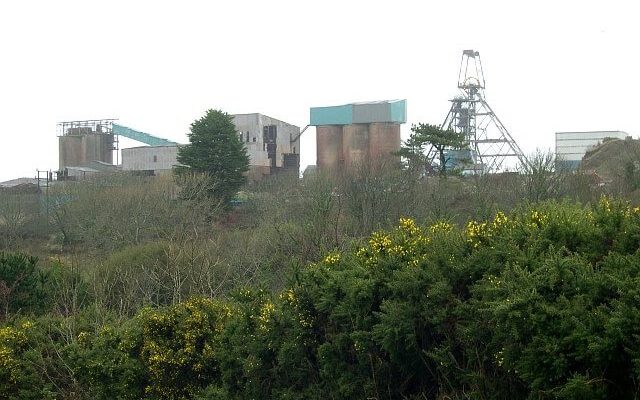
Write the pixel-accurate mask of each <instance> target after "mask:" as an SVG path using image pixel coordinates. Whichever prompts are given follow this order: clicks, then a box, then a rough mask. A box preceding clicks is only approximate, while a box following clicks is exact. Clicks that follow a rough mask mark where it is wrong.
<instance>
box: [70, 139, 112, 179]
mask: <svg viewBox="0 0 640 400" xmlns="http://www.w3.org/2000/svg"><path fill="white" fill-rule="evenodd" d="M58 146H59V147H58V156H59V163H58V166H59V170H61V171H62V170H64V169H65V168H66V167H78V166H82V165H86V164H87V163H89V162H91V161H102V162H105V163H109V164H113V136H112V135H108V134H97V133H94V134H83V135H64V136H60V137H59V138H58Z"/></svg>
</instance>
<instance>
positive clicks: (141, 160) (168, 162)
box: [122, 113, 300, 180]
mask: <svg viewBox="0 0 640 400" xmlns="http://www.w3.org/2000/svg"><path fill="white" fill-rule="evenodd" d="M233 121H234V124H235V127H236V130H237V131H238V135H239V137H240V140H241V141H242V142H243V143H244V144H245V146H246V148H247V153H248V155H249V178H250V179H252V180H258V179H261V178H263V177H264V176H267V175H271V174H275V173H279V172H290V173H292V174H295V176H298V174H299V169H300V152H299V151H300V144H299V143H300V128H299V127H297V126H295V125H291V124H288V123H286V122H283V121H280V120H277V119H275V118H271V117H268V116H266V115H263V114H258V113H254V114H236V115H233ZM178 147H179V145H176V144H170V145H154V146H140V147H133V148H128V149H122V169H123V170H124V171H139V172H144V173H148V174H152V175H159V174H163V173H168V172H171V169H172V168H173V167H174V166H176V165H178V161H177V157H178Z"/></svg>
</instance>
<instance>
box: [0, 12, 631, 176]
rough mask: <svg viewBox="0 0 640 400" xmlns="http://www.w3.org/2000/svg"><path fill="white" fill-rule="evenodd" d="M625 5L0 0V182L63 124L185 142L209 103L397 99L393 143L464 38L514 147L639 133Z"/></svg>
mask: <svg viewBox="0 0 640 400" xmlns="http://www.w3.org/2000/svg"><path fill="white" fill-rule="evenodd" d="M636 3H637V1H631V0H629V1H614V0H608V1H585V0H582V1H561V0H555V1H543V0H538V1H533V2H526V3H525V2H522V1H491V0H484V1H478V0H476V1H466V0H458V1H438V2H436V1H416V0H412V1H408V0H394V1H377V0H367V1H348V0H340V1H335V0H323V1H313V2H311V1H303V0H297V1H280V0H270V1H264V0H263V1H248V0H247V1H242V0H234V1H224V0H219V1H187V0H183V1H171V2H169V1H158V0H156V1H134V0H126V1H125V0H110V1H89V0H79V1H70V0H56V1H50V0H48V1H44V0H43V1H29V0H22V1H2V3H1V5H0V134H1V135H2V143H1V144H0V181H3V180H7V179H11V178H16V177H20V176H34V175H35V171H36V169H38V168H39V169H56V168H57V164H58V142H57V137H56V123H57V122H59V121H65V120H78V119H94V118H119V119H120V122H121V123H122V124H123V125H127V126H130V127H132V128H135V129H138V130H142V131H145V132H149V133H152V134H155V135H157V136H161V137H164V138H167V139H170V140H173V141H177V142H186V141H187V137H186V133H187V132H188V129H189V124H190V123H191V122H192V121H193V120H194V119H196V118H199V117H200V116H202V115H203V113H204V112H205V110H207V109H209V108H220V109H222V110H224V111H227V112H229V113H232V114H233V113H251V112H260V113H263V114H266V115H269V116H272V117H275V118H278V119H281V120H284V121H286V122H289V123H292V124H295V125H299V126H301V127H303V126H304V125H306V124H307V123H308V119H309V107H312V106H324V105H336V104H343V103H348V102H354V101H369V100H383V99H396V98H401V99H402V98H404V99H407V101H408V120H409V124H407V125H405V126H404V128H403V138H406V137H407V136H408V133H409V127H410V123H415V122H429V123H436V124H440V123H441V122H442V120H443V119H444V117H445V115H446V113H447V111H448V107H449V102H448V99H450V98H451V97H452V96H454V95H456V94H457V89H456V83H457V73H458V66H459V62H460V56H461V52H462V50H464V49H475V50H478V51H480V54H481V56H482V61H483V65H484V70H485V77H486V81H487V91H486V95H487V99H488V101H489V104H490V105H491V106H492V108H493V109H494V111H495V112H496V114H497V115H498V116H499V117H500V119H501V120H502V122H503V123H504V124H505V125H506V126H507V128H508V129H509V130H510V131H511V133H512V135H513V136H514V138H515V140H516V141H517V142H518V143H519V144H520V146H521V147H522V148H523V150H524V151H525V152H527V153H528V152H533V151H534V150H535V149H536V148H551V147H553V141H554V132H556V131H567V130H624V131H626V132H628V133H630V134H633V135H634V136H636V137H637V135H638V134H639V133H640V112H639V110H638V109H639V107H638V106H639V105H640V102H639V100H638V94H639V93H640V76H639V75H640V51H639V47H640V46H639V44H638V43H639V40H640V22H638V18H639V17H640V12H639V11H640V6H638V5H636ZM127 144H129V145H130V146H132V145H136V144H135V143H134V142H128V143H127ZM313 163H315V132H314V130H313V129H310V130H308V131H307V132H306V133H305V134H304V136H303V140H302V164H303V165H306V164H313Z"/></svg>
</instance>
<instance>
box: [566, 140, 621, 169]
mask: <svg viewBox="0 0 640 400" xmlns="http://www.w3.org/2000/svg"><path fill="white" fill-rule="evenodd" d="M628 136H629V134H627V133H626V132H622V131H588V132H556V160H557V165H558V166H561V167H563V168H566V169H570V170H575V169H577V168H578V167H579V166H580V162H581V161H582V158H583V157H584V155H585V154H586V153H587V152H588V151H589V150H591V149H593V148H594V147H596V146H597V145H599V144H601V143H602V142H603V141H605V140H607V139H622V140H624V139H626V138H627V137H628Z"/></svg>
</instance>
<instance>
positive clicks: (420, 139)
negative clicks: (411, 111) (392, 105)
mask: <svg viewBox="0 0 640 400" xmlns="http://www.w3.org/2000/svg"><path fill="white" fill-rule="evenodd" d="M411 132H412V133H411V136H410V137H409V139H408V140H407V141H406V142H405V145H404V146H403V147H402V149H401V150H400V155H401V156H403V157H405V158H406V159H407V160H408V161H409V165H410V166H412V165H414V166H415V165H425V166H426V167H427V170H429V169H430V168H429V166H428V165H426V164H428V163H429V162H430V161H431V160H428V159H427V157H426V156H425V150H427V149H428V148H425V147H426V146H431V147H433V148H434V149H435V150H436V152H437V155H438V161H439V169H440V174H441V175H443V176H446V174H447V161H448V160H447V158H446V151H447V150H449V149H450V150H458V149H463V148H465V147H466V146H467V144H466V142H465V137H464V134H463V133H461V132H456V131H454V130H451V129H441V128H440V127H438V126H436V125H430V124H423V123H419V124H418V125H413V126H412V127H411Z"/></svg>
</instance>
